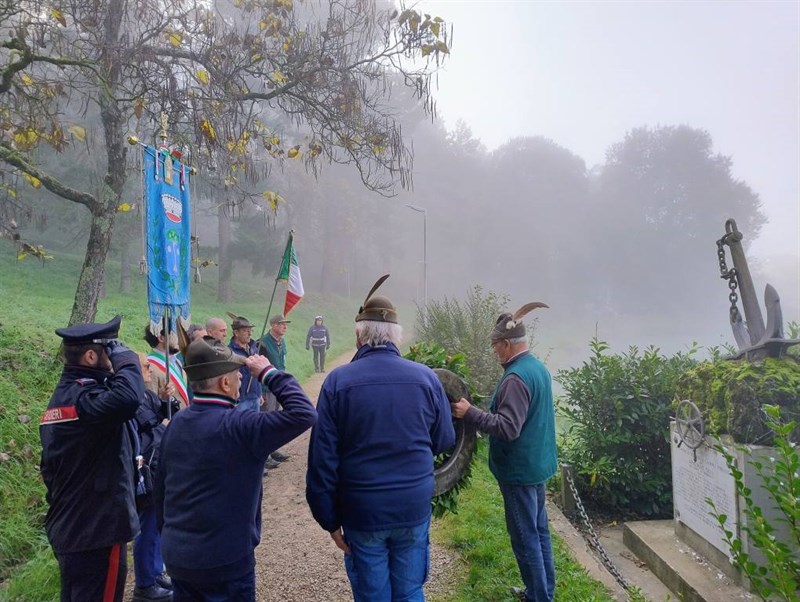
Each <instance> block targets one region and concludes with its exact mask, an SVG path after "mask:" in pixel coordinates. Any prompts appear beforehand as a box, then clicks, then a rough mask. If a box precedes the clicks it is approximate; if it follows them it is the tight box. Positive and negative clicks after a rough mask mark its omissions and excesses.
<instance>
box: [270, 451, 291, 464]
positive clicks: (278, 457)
mask: <svg viewBox="0 0 800 602" xmlns="http://www.w3.org/2000/svg"><path fill="white" fill-rule="evenodd" d="M269 457H270V458H272V459H273V460H275V461H276V462H286V460H288V459H289V455H288V454H284V453H283V452H279V451H274V452H272V453H271V454H270V455H269Z"/></svg>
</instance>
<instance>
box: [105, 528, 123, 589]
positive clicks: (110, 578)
mask: <svg viewBox="0 0 800 602" xmlns="http://www.w3.org/2000/svg"><path fill="white" fill-rule="evenodd" d="M121 546H122V544H118V543H115V544H114V545H113V546H111V554H109V556H108V573H107V574H106V588H105V590H103V602H114V598H115V596H116V593H117V578H118V577H119V552H120V547H121Z"/></svg>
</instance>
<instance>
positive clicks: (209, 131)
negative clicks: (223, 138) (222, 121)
mask: <svg viewBox="0 0 800 602" xmlns="http://www.w3.org/2000/svg"><path fill="white" fill-rule="evenodd" d="M200 131H201V132H203V134H205V136H206V138H208V139H209V140H210V141H211V142H214V141H215V140H216V139H217V132H216V131H215V130H214V126H213V125H211V122H210V121H209V120H208V119H201V120H200Z"/></svg>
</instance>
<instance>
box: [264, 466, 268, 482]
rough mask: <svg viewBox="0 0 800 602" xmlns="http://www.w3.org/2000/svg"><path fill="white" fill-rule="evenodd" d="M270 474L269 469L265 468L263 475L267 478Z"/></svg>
mask: <svg viewBox="0 0 800 602" xmlns="http://www.w3.org/2000/svg"><path fill="white" fill-rule="evenodd" d="M268 476H269V471H268V470H267V469H266V468H265V469H264V475H263V477H264V478H265V479H266V478H267V477H268Z"/></svg>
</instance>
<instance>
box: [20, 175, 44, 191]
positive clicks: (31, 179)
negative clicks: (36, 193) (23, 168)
mask: <svg viewBox="0 0 800 602" xmlns="http://www.w3.org/2000/svg"><path fill="white" fill-rule="evenodd" d="M22 177H23V178H25V181H26V182H28V184H30V185H31V186H33V187H34V188H39V187H40V186H41V185H42V181H41V180H40V179H39V178H37V177H36V176H32V175H30V174H28V173H23V174H22Z"/></svg>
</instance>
